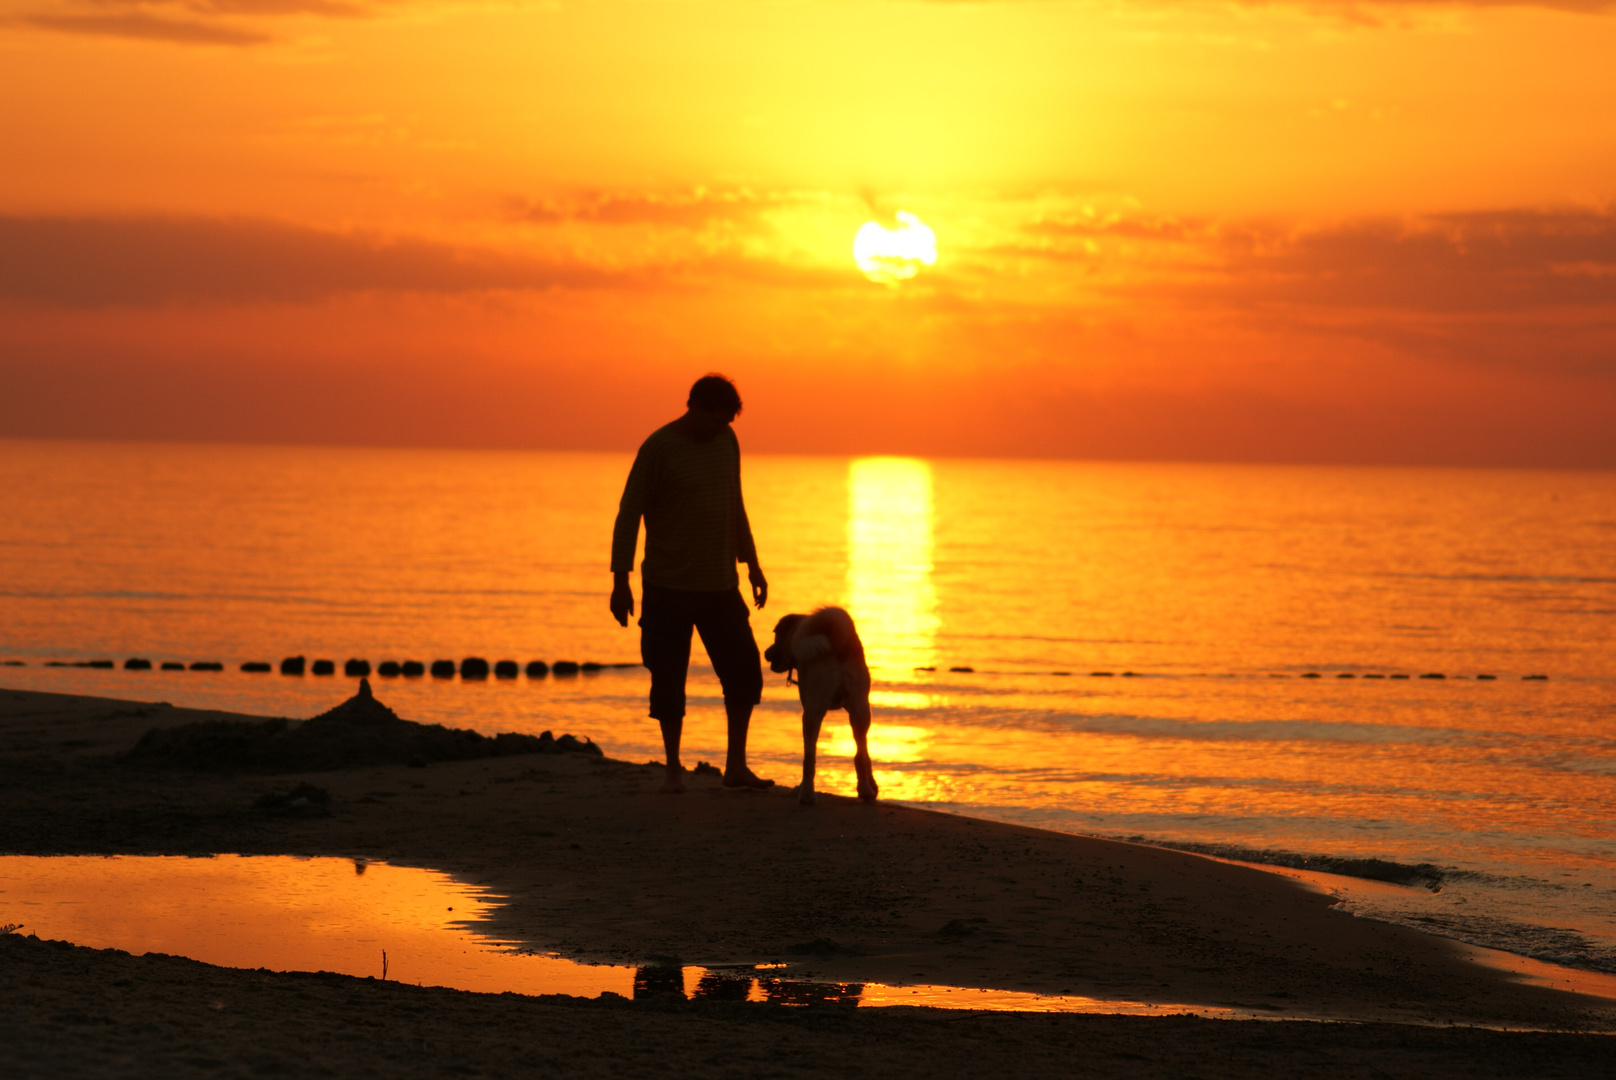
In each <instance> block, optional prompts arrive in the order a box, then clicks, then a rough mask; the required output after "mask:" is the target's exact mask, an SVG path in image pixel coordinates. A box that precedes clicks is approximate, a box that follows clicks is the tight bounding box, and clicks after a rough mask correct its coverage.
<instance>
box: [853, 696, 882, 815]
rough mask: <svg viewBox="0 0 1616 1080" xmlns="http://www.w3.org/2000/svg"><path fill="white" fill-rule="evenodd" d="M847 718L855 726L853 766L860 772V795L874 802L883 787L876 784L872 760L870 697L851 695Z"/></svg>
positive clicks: (866, 800) (867, 800)
mask: <svg viewBox="0 0 1616 1080" xmlns="http://www.w3.org/2000/svg"><path fill="white" fill-rule="evenodd" d="M847 719H848V721H849V722H850V723H851V724H852V726H853V742H854V743H856V744H857V746H858V751H857V752H856V753H854V755H853V768H854V770H855V771H857V773H858V797H859V798H860V799H863V800H864V801H865V802H874V801H875V797H876V796H877V795H879V794H880V793H881V789H880V788H879V787H877V786H876V784H875V765H874V763H873V762H871V761H870V741H869V739H870V720H871V716H870V699H869V698H868V697H867V696H857V697H853V696H850V697H849V700H848V702H847Z"/></svg>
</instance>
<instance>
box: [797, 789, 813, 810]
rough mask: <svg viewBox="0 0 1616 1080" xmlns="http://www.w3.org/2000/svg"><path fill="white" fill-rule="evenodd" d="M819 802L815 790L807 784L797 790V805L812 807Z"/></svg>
mask: <svg viewBox="0 0 1616 1080" xmlns="http://www.w3.org/2000/svg"><path fill="white" fill-rule="evenodd" d="M816 801H817V800H816V799H815V798H814V789H813V788H811V787H809V786H808V785H807V784H803V785H802V786H800V787H798V788H797V803H798V804H799V805H801V806H812V805H814V803H815V802H816Z"/></svg>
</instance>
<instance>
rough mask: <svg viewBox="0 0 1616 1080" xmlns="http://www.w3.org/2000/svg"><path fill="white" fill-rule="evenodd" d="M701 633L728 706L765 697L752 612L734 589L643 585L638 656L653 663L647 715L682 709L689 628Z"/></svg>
mask: <svg viewBox="0 0 1616 1080" xmlns="http://www.w3.org/2000/svg"><path fill="white" fill-rule="evenodd" d="M692 629H694V630H695V631H696V632H697V633H699V634H700V635H701V643H702V645H703V646H705V647H706V649H707V656H708V659H710V660H712V662H713V671H714V672H715V673H716V674H717V675H718V682H719V684H720V685H721V686H723V688H724V705H725V707H726V708H732V707H736V706H749V705H756V704H757V703H758V702H759V701H760V700H762V698H763V664H762V661H761V659H760V658H759V657H758V647H757V641H756V640H754V639H753V637H752V617H751V613H750V612H748V611H747V609H746V601H745V600H743V599H742V598H741V594H740V592H739V591H738V590H736V589H723V590H720V591H718V592H695V591H690V590H686V589H668V588H663V587H662V586H659V585H649V584H648V585H646V586H645V587H644V593H643V595H642V596H641V598H640V660H641V661H642V662H643V663H644V664H645V666H646V667H648V668H650V669H651V716H652V717H653V718H654V719H657V720H678V719H681V718H682V717H683V716H684V715H685V676H686V674H687V673H688V672H689V670H690V631H691V630H692Z"/></svg>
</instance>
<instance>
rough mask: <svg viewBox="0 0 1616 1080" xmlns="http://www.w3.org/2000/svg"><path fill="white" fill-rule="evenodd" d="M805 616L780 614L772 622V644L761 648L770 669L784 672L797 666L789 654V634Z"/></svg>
mask: <svg viewBox="0 0 1616 1080" xmlns="http://www.w3.org/2000/svg"><path fill="white" fill-rule="evenodd" d="M805 618H807V616H805V615H782V616H781V617H780V621H779V622H777V623H775V624H774V644H773V645H770V646H769V647H768V648H767V649H765V650H763V659H765V660H767V661H768V662H769V670H770V671H774V672H786V671H790V670H791V669H792V668H794V667H796V666H797V664H796V660H795V658H793V657H792V655H791V635H792V634H793V633H794V632H795V631H796V629H797V624H798V623H800V622H802V620H803V619H805Z"/></svg>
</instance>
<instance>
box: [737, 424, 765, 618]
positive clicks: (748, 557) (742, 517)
mask: <svg viewBox="0 0 1616 1080" xmlns="http://www.w3.org/2000/svg"><path fill="white" fill-rule="evenodd" d="M740 472H741V445H740V443H739V442H737V443H736V444H735V509H736V514H735V554H736V558H737V559H739V560H740V561H741V562H743V563H745V564H746V580H747V581H748V582H749V583H750V584H751V586H752V602H753V603H754V604H756V605H757V606H758V607H759V608H761V607H762V606H763V605H764V604H767V603H768V602H769V580H768V579H767V578H765V577H764V576H763V568H762V567H761V566H759V565H758V553H757V542H756V541H755V540H753V539H752V522H751V521H750V520H748V518H747V516H746V499H745V497H743V496H742V494H741V477H740Z"/></svg>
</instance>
